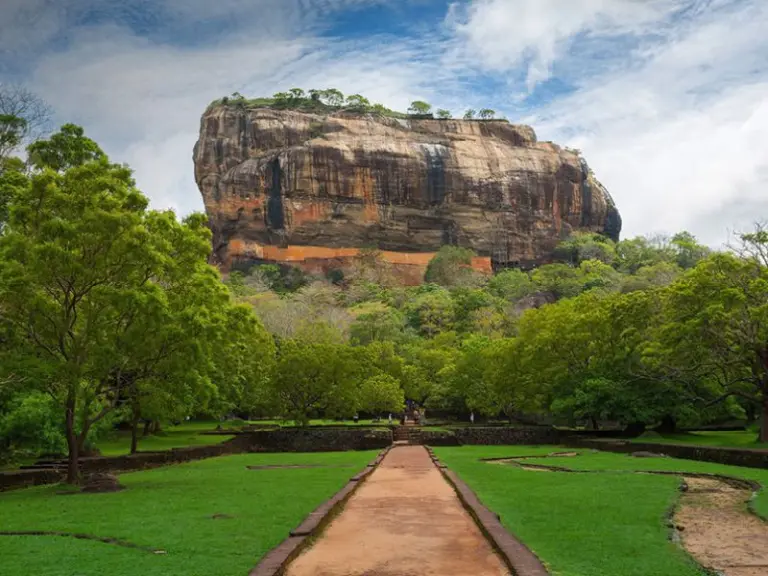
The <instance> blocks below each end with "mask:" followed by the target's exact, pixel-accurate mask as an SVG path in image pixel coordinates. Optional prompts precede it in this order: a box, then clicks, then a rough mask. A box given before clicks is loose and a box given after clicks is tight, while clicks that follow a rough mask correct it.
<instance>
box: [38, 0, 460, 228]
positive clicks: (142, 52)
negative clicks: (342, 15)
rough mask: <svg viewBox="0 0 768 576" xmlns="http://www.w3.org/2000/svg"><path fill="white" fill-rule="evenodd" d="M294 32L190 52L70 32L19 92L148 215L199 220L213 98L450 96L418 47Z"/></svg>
mask: <svg viewBox="0 0 768 576" xmlns="http://www.w3.org/2000/svg"><path fill="white" fill-rule="evenodd" d="M302 1H306V0H302ZM346 1H349V0H346ZM351 1H353V2H356V3H360V2H361V1H369V0H351ZM230 4H235V2H230ZM312 4H313V5H317V6H320V7H322V6H325V8H328V9H330V8H332V7H334V6H335V7H336V8H339V7H340V6H341V4H342V2H341V0H312ZM209 13H212V12H209ZM305 17H306V13H305V14H303V15H302V17H301V18H298V17H297V18H295V19H294V20H295V21H296V22H298V21H299V20H302V19H303V18H305ZM302 26H305V24H302V25H301V26H299V27H298V28H297V29H296V30H293V31H290V33H289V32H288V31H287V30H283V32H282V33H281V34H280V35H281V36H283V38H279V37H278V38H276V37H275V36H274V35H275V29H274V27H272V25H271V19H269V20H262V21H261V23H260V24H258V25H253V26H251V27H250V28H249V32H250V33H249V34H243V33H240V34H237V35H233V36H232V37H230V38H228V39H227V41H226V42H222V43H218V44H214V45H203V46H200V47H194V48H190V47H175V46H171V45H167V44H158V43H156V42H152V41H150V40H147V39H145V38H140V37H138V36H136V35H135V34H134V33H132V32H131V31H129V30H128V29H127V28H125V27H120V26H117V25H107V26H94V27H87V28H81V29H76V30H74V31H72V32H71V41H70V43H69V46H68V49H67V50H66V51H64V52H61V53H58V54H46V55H44V56H43V57H41V58H40V59H39V60H38V62H37V65H36V67H35V68H34V70H33V72H32V74H31V75H30V77H29V78H28V83H29V85H30V87H31V88H32V89H33V90H35V91H36V92H37V93H38V94H40V95H41V96H42V97H43V98H45V99H46V100H48V101H49V102H51V103H52V104H53V105H54V106H55V108H56V112H57V118H58V120H59V121H60V122H65V121H71V122H75V123H78V124H81V125H83V126H84V127H85V128H86V131H87V133H88V134H89V135H90V136H91V137H93V138H94V139H95V140H96V141H98V142H99V143H100V144H101V145H102V146H103V147H104V149H105V151H106V152H107V153H108V154H109V155H110V157H112V158H113V159H114V160H117V161H120V162H126V163H128V164H129V165H130V166H131V167H132V168H133V169H134V170H135V174H136V179H137V182H138V184H139V186H140V187H141V189H142V190H143V191H144V192H145V193H146V194H147V195H148V196H149V197H150V199H151V201H152V205H153V207H156V208H166V207H170V208H174V209H175V210H176V211H177V212H178V213H180V214H185V213H188V212H190V211H191V210H199V209H202V200H201V198H200V194H199V192H198V190H197V187H196V185H195V182H194V171H193V165H192V148H193V145H194V143H195V141H196V140H197V136H198V128H199V123H200V115H201V114H202V112H203V111H204V110H205V107H206V106H207V105H208V103H209V102H210V101H212V100H213V99H215V98H219V97H221V96H224V95H227V94H230V93H232V92H233V91H239V92H241V93H243V94H247V95H253V96H260V95H269V94H272V93H274V92H276V91H279V90H284V89H286V88H290V87H293V86H302V87H305V88H309V87H312V86H316V87H331V86H333V87H338V88H339V89H341V90H342V91H345V92H347V93H353V92H360V93H363V94H365V95H366V96H367V97H369V98H370V99H371V100H373V101H378V102H382V103H384V104H386V105H389V106H393V107H397V108H403V109H404V108H406V107H407V103H408V102H410V101H411V100H413V99H415V98H416V97H424V96H432V95H433V94H434V93H433V92H431V88H433V87H434V86H435V85H436V84H442V85H444V86H446V87H450V85H451V78H450V75H449V74H448V73H447V72H444V71H442V70H441V68H440V65H439V62H438V61H437V59H436V58H425V54H424V49H423V43H421V42H418V43H416V42H407V41H399V40H398V41H393V39H392V38H387V37H380V38H366V39H365V40H364V41H359V42H350V41H340V40H339V41H334V40H331V41H328V40H324V41H320V40H319V39H318V38H316V37H314V36H312V35H311V34H310V33H309V32H307V31H306V30H303V28H302ZM306 26H308V27H310V28H311V26H310V25H309V24H306ZM425 85H426V87H425Z"/></svg>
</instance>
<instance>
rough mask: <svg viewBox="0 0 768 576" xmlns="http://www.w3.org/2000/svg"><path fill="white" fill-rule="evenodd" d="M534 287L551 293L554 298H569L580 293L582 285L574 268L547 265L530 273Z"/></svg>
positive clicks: (561, 265)
mask: <svg viewBox="0 0 768 576" xmlns="http://www.w3.org/2000/svg"><path fill="white" fill-rule="evenodd" d="M531 280H533V283H534V284H535V285H536V287H537V288H538V289H539V290H541V291H545V292H551V293H552V294H554V295H555V297H556V298H570V297H572V296H576V295H577V294H579V292H581V289H582V283H581V280H580V278H579V274H578V273H577V271H576V269H575V268H571V267H570V266H567V265H566V264H547V265H545V266H540V267H539V268H537V269H536V270H534V271H533V272H532V273H531Z"/></svg>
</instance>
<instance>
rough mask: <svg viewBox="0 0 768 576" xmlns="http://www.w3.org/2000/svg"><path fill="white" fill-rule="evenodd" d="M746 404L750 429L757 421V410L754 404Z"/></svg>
mask: <svg viewBox="0 0 768 576" xmlns="http://www.w3.org/2000/svg"><path fill="white" fill-rule="evenodd" d="M746 404H747V405H746V406H744V412H745V413H746V415H747V428H749V427H750V426H752V424H754V423H755V420H757V410H755V405H754V404H753V403H752V402H747V403H746Z"/></svg>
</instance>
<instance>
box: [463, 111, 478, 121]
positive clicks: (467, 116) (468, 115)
mask: <svg viewBox="0 0 768 576" xmlns="http://www.w3.org/2000/svg"><path fill="white" fill-rule="evenodd" d="M476 114H477V111H476V110H475V109H474V108H470V109H469V110H467V111H466V112H464V120H473V119H474V118H475V115H476Z"/></svg>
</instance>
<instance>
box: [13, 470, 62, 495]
mask: <svg viewBox="0 0 768 576" xmlns="http://www.w3.org/2000/svg"><path fill="white" fill-rule="evenodd" d="M63 479H64V474H63V473H61V472H58V471H56V470H53V469H46V470H12V471H9V472H0V492H3V491H5V490H14V489H16V488H27V487H28V486H38V485H40V484H55V483H56V482H60V481H62V480H63Z"/></svg>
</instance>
